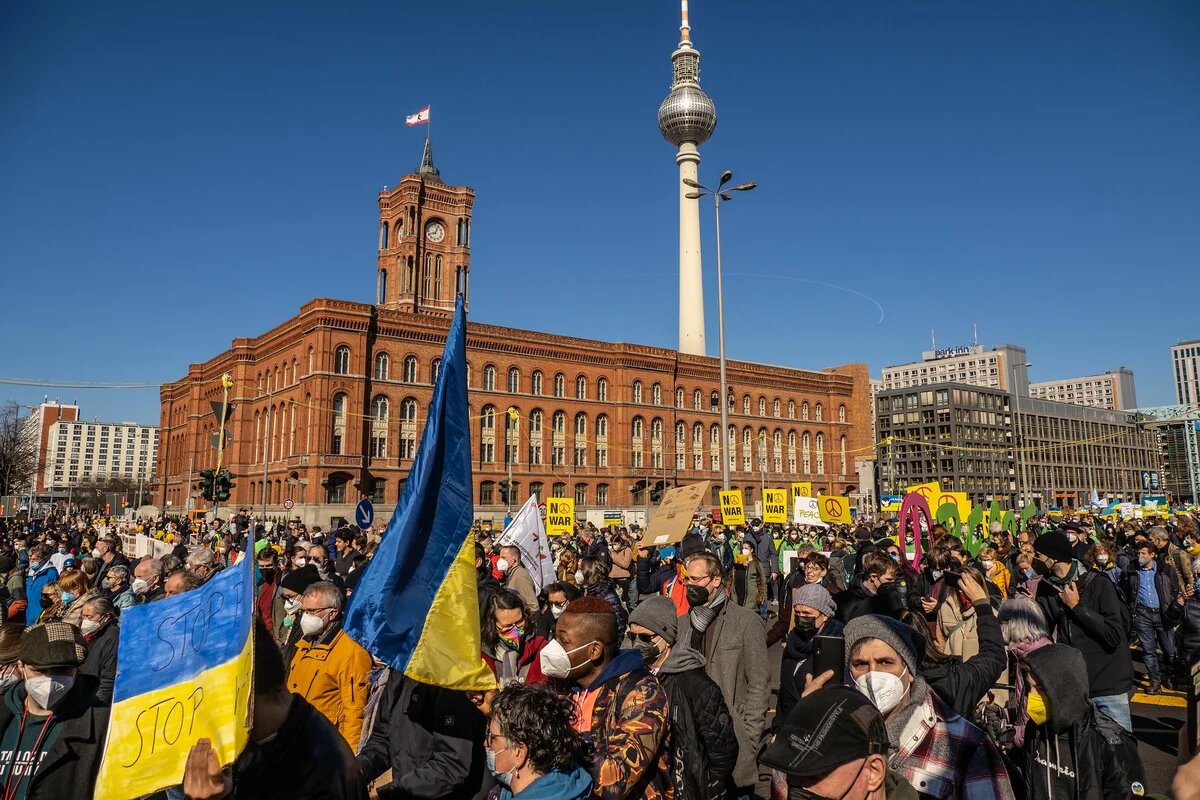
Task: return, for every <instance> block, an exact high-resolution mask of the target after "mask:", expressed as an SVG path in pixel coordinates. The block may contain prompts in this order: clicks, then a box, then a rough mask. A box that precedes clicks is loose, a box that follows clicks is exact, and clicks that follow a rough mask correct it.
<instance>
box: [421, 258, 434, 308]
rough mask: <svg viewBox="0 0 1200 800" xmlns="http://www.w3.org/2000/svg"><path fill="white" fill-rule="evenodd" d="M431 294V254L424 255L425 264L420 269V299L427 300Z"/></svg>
mask: <svg viewBox="0 0 1200 800" xmlns="http://www.w3.org/2000/svg"><path fill="white" fill-rule="evenodd" d="M432 294H433V254H432V253H426V254H425V264H424V266H423V267H422V269H421V297H422V298H424V299H425V300H428V299H429V298H430V296H431V295H432Z"/></svg>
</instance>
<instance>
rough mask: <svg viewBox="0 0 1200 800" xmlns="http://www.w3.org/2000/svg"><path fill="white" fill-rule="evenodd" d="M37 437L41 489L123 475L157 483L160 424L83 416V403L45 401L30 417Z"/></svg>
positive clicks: (47, 489) (28, 425) (48, 489)
mask: <svg viewBox="0 0 1200 800" xmlns="http://www.w3.org/2000/svg"><path fill="white" fill-rule="evenodd" d="M26 425H27V429H28V430H29V431H30V435H31V436H35V437H36V438H37V452H38V466H37V483H36V487H35V488H36V490H37V491H38V492H39V493H40V492H56V491H59V490H63V491H65V490H68V489H69V488H70V487H72V486H74V485H76V484H78V483H79V482H80V481H82V480H91V479H102V478H123V479H125V480H128V481H144V482H145V483H146V486H147V487H148V488H147V496H149V487H150V486H151V485H152V484H153V483H154V472H155V467H156V465H157V460H158V428H157V427H156V426H154V425H140V424H138V423H136V422H96V421H94V420H93V421H91V422H88V421H85V420H81V419H80V418H79V406H77V405H66V404H60V403H51V402H45V403H42V404H41V405H40V406H38V407H37V408H36V409H34V411H33V413H32V414H30V416H29V418H28V420H27V421H26Z"/></svg>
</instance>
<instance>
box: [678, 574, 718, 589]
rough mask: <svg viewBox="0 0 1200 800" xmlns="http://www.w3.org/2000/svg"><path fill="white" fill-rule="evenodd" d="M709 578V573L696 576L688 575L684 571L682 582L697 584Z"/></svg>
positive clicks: (689, 584)
mask: <svg viewBox="0 0 1200 800" xmlns="http://www.w3.org/2000/svg"><path fill="white" fill-rule="evenodd" d="M710 580H712V576H711V575H701V576H700V577H698V578H697V577H696V576H694V575H688V574H687V573H684V576H683V583H684V585H685V586H697V585H699V584H701V583H705V582H707V581H710Z"/></svg>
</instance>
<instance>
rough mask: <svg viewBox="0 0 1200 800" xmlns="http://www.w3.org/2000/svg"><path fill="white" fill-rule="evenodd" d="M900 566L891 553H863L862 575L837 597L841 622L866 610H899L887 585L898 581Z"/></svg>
mask: <svg viewBox="0 0 1200 800" xmlns="http://www.w3.org/2000/svg"><path fill="white" fill-rule="evenodd" d="M899 572H900V569H899V567H898V566H897V565H896V562H894V561H892V559H891V558H890V557H889V556H888V554H887V553H883V552H880V551H879V550H871V551H869V552H867V553H865V554H863V557H862V575H861V576H855V577H854V578H853V579H852V580H851V581H850V585H849V586H848V587H846V590H845V591H842V592H838V593H837V594H836V595H834V597H833V602H834V603H836V604H837V609H838V610H837V619H838V622H841V623H842V624H845V623H847V622H849V621H850V620H852V619H854V618H856V617H861V616H863V615H864V614H888V615H891V614H893V613H895V612H899V610H900V606H899V604H897V603H894V602H893V600H894V597H893V596H890V595H889V594H888V592H890V591H892V590H886V589H885V588H884V587H887V586H889V585H890V584H892V583H894V582H895V580H896V577H897V575H899Z"/></svg>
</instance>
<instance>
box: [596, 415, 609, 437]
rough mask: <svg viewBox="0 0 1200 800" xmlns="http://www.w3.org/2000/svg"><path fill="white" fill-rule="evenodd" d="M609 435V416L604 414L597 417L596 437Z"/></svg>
mask: <svg viewBox="0 0 1200 800" xmlns="http://www.w3.org/2000/svg"><path fill="white" fill-rule="evenodd" d="M603 436H608V417H607V416H605V415H604V414H601V415H600V416H598V417H596V438H597V439H599V438H600V437H603Z"/></svg>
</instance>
